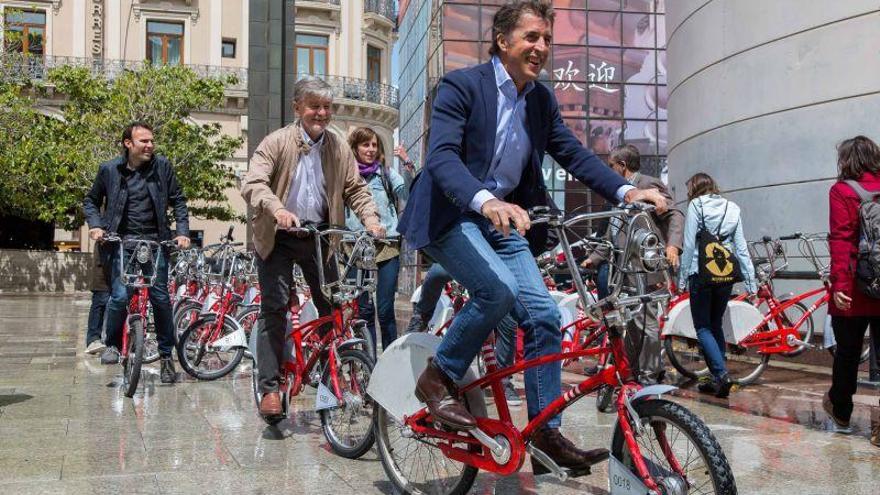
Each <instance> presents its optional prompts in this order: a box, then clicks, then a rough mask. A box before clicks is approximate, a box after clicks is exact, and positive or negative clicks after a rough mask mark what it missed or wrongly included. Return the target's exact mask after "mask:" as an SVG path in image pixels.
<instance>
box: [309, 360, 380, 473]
mask: <svg viewBox="0 0 880 495" xmlns="http://www.w3.org/2000/svg"><path fill="white" fill-rule="evenodd" d="M372 371H373V360H372V359H370V357H369V356H368V355H367V354H366V353H364V352H363V351H358V350H355V349H349V350H346V351H343V352H342V353H340V354H339V366H338V368H337V373H336V379H337V381H338V382H339V387H340V388H341V389H342V401H341V403H340V405H339V407H335V408H332V409H322V410H321V427H322V428H323V429H324V437H325V438H326V439H327V442H328V443H329V444H330V447H331V448H332V449H333V452H336V453H337V454H339V455H341V456H342V457H345V458H347V459H357V458H358V457H360V456H362V455H364V454H365V453H366V452H367V451H368V450H370V448H371V447H372V446H373V443H374V442H375V440H376V435H375V433H374V432H373V406H374V404H375V403H374V402H373V400H372V399H370V397H369V396H368V395H367V387H368V386H369V384H370V374H371V373H372ZM332 381H333V377H331V376H330V367H329V366H325V367H324V373H323V376H322V377H321V382H322V383H323V384H324V386H325V387H327V388H328V389H330V390H333V384H332Z"/></svg>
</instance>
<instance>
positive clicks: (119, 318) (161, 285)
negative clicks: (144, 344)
mask: <svg viewBox="0 0 880 495" xmlns="http://www.w3.org/2000/svg"><path fill="white" fill-rule="evenodd" d="M109 262H110V263H111V265H110V266H111V278H110V284H111V286H110V301H109V302H108V303H107V315H106V318H107V326H106V333H107V334H106V336H105V341H104V343H105V344H107V345H108V346H114V347H116V348H117V349H119V348H120V347H121V346H122V328H123V325H124V324H125V318H126V317H127V316H128V302H129V300H130V299H131V296H132V294H134V289H129V288H128V287H126V286H125V284H124V283H122V279H121V278H120V273H119V270H120V267H119V249H118V248H116V249H114V250H113V253H112V254H111V255H110V261H109ZM150 304H152V306H153V319H154V321H155V322H156V340H157V341H158V344H159V355H160V356H162V357H169V356H171V352H172V351H173V350H174V329H173V328H172V323H171V298H170V297H169V296H168V261H167V260H166V259H165V250H164V249H160V250H159V262H158V263H156V279H155V283H154V284H153V286H152V287H150Z"/></svg>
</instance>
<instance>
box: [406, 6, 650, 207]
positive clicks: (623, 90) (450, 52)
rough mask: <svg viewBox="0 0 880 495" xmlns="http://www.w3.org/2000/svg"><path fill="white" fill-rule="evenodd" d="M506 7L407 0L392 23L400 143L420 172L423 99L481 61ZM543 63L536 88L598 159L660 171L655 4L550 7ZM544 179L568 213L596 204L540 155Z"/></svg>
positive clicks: (427, 103) (425, 117)
mask: <svg viewBox="0 0 880 495" xmlns="http://www.w3.org/2000/svg"><path fill="white" fill-rule="evenodd" d="M505 3H507V2H506V1H505V0H409V1H406V0H405V1H403V2H401V15H400V40H399V43H398V45H399V50H400V66H401V71H400V80H399V86H400V94H401V105H400V108H401V115H400V139H401V141H402V142H403V143H404V144H405V146H406V147H407V148H408V151H409V154H410V156H411V157H413V158H414V159H415V160H416V163H417V165H419V166H420V165H422V163H423V157H424V153H425V151H426V149H425V148H426V144H427V136H428V133H429V132H430V129H429V124H430V113H431V103H432V96H433V94H434V93H435V91H436V88H437V84H438V82H439V80H440V78H441V77H442V76H443V75H444V74H445V73H447V72H449V71H451V70H455V69H459V68H462V67H467V66H471V65H476V64H479V63H481V62H487V61H489V60H490V56H489V54H488V50H489V47H490V45H491V41H492V39H491V32H492V17H493V16H494V15H495V12H497V11H498V9H499V7H500V6H501V5H503V4H505ZM553 6H554V8H555V11H556V21H555V24H554V27H553V44H552V47H551V58H550V62H549V63H548V67H547V68H546V72H545V74H544V77H543V78H542V83H543V84H545V85H548V86H549V87H550V88H552V90H553V91H554V92H555V94H556V98H557V100H558V101H559V104H560V111H561V112H562V116H563V119H564V120H565V123H566V124H567V125H568V126H569V128H571V130H572V131H573V132H574V133H575V135H576V136H577V137H578V138H579V139H580V140H581V142H582V143H583V144H584V145H585V146H587V147H589V148H590V149H592V150H593V151H594V152H595V153H596V154H598V155H599V156H600V157H602V158H603V159H605V158H607V154H608V153H609V152H610V150H611V149H612V148H613V147H615V146H617V145H619V144H622V143H632V144H634V145H635V146H637V147H638V148H639V150H640V151H641V153H642V155H643V159H642V166H643V169H644V170H645V172H646V173H648V174H652V175H661V174H664V173H665V163H666V147H667V146H666V129H667V123H666V99H667V95H666V51H665V46H666V33H665V29H664V28H665V15H664V12H665V8H664V7H665V5H664V2H663V1H662V0H554V1H553ZM544 181H545V182H546V183H547V186H548V188H550V190H551V191H553V194H554V199H555V200H556V202H557V204H559V205H560V206H563V205H564V207H565V208H566V209H568V210H572V209H575V208H580V207H584V206H587V207H592V206H597V205H599V204H600V203H601V201H600V200H599V199H598V198H596V199H594V198H593V197H592V195H591V193H590V192H589V191H588V190H587V189H586V188H585V187H584V186H583V185H582V184H580V183H579V182H578V181H576V180H574V179H573V178H572V177H571V176H569V175H568V174H567V173H566V172H565V171H564V170H562V169H561V167H559V166H558V165H557V164H556V163H555V162H554V161H553V160H552V158H550V157H549V156H548V157H546V159H545V162H544Z"/></svg>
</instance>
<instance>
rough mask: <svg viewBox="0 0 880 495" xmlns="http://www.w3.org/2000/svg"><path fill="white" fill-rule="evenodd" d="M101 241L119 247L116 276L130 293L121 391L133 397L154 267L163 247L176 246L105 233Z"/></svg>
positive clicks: (138, 370)
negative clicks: (117, 273) (117, 274)
mask: <svg viewBox="0 0 880 495" xmlns="http://www.w3.org/2000/svg"><path fill="white" fill-rule="evenodd" d="M101 242H105V243H113V244H117V245H118V249H119V255H118V263H119V277H120V279H121V280H122V283H123V284H125V286H126V288H128V290H129V291H130V292H131V297H130V298H129V302H128V317H127V318H126V319H125V323H124V324H123V327H122V347H121V348H120V352H119V357H120V362H121V363H122V388H123V393H124V394H125V396H126V397H129V398H131V397H134V394H135V392H136V391H137V387H138V383H139V382H140V378H141V366H142V365H143V364H144V347H145V344H144V341H145V339H146V331H147V326H148V322H149V320H150V287H152V286H153V284H154V283H155V282H156V275H157V274H156V268H157V266H158V264H159V256H163V254H162V253H161V249H162V247H167V248H173V247H176V245H177V244H176V243H175V242H174V241H162V242H156V241H151V240H147V239H136V238H126V239H123V238H121V237H120V236H119V235H117V234H105V235H104V237H103V238H102V239H101Z"/></svg>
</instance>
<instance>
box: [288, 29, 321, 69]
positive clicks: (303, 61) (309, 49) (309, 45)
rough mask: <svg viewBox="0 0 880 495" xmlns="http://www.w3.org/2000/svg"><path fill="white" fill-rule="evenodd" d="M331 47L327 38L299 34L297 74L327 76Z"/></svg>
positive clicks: (295, 60)
mask: <svg viewBox="0 0 880 495" xmlns="http://www.w3.org/2000/svg"><path fill="white" fill-rule="evenodd" d="M329 45H330V41H329V38H328V37H327V36H316V35H312V34H297V35H296V51H295V52H294V57H295V59H294V64H295V65H296V73H297V74H312V75H316V76H326V75H327V48H328V46H329Z"/></svg>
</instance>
